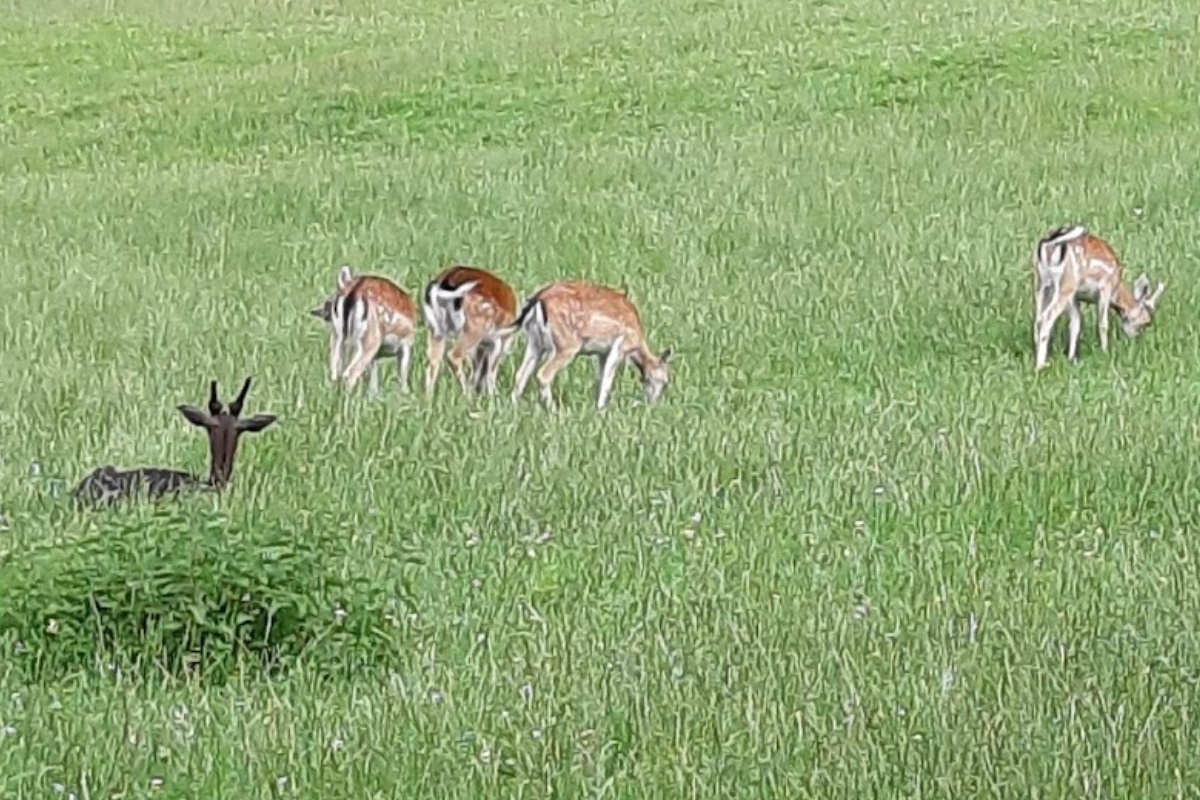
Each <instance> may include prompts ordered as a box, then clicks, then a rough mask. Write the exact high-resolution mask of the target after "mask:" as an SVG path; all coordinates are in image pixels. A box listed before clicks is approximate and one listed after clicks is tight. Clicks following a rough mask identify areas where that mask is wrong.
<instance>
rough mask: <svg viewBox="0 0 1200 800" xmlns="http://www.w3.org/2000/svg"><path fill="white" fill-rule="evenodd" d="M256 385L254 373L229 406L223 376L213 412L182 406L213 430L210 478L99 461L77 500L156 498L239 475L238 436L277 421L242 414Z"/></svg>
mask: <svg viewBox="0 0 1200 800" xmlns="http://www.w3.org/2000/svg"><path fill="white" fill-rule="evenodd" d="M249 391H250V378H246V382H245V383H244V384H242V391H241V392H239V393H238V396H237V399H236V400H234V401H233V402H232V403H230V404H229V408H228V409H227V410H223V409H222V406H221V401H220V400H218V399H217V382H216V381H213V382H212V385H211V389H210V392H209V398H208V413H207V414H205V413H204V412H203V411H201V410H200V409H198V408H195V407H193V406H187V405H184V406H179V412H180V413H181V414H183V416H184V418H185V419H186V420H187V421H188V422H190V423H192V424H193V425H195V426H197V427H199V428H203V429H204V431H205V433H207V434H208V451H209V467H208V478H201V477H200V476H198V475H195V474H193V473H191V472H181V471H179V470H174V469H162V468H159V467H140V468H138V469H128V470H122V469H117V468H116V467H114V466H112V465H111V464H109V465H106V466H103V467H98V468H96V469H94V470H92V471H91V472H89V473H88V474H87V475H86V476H84V478H83V480H81V481H80V482H79V485H78V486H76V487H75V489H74V490H73V491H72V492H71V494H72V496H74V498H75V502H76V503H79V504H91V505H99V506H110V505H112V504H113V503H116V502H117V501H119V500H130V499H134V498H138V497H141V496H146V497H149V498H150V499H152V500H156V499H159V498H161V497H163V496H165V495H168V494H175V493H177V492H180V491H183V490H189V489H214V490H218V491H219V490H221V489H223V488H224V487H225V486H226V484H228V483H229V479H230V478H232V477H233V461H234V458H235V457H236V456H237V449H238V438H239V437H240V436H241V435H242V434H243V433H257V432H258V431H261V430H264V429H266V428H267V427H268V426H269V425H271V424H272V423H273V422H275V417H274V415H272V414H255V415H254V416H253V417H250V418H249V419H241V413H242V403H244V402H245V400H246V394H247V393H248V392H249Z"/></svg>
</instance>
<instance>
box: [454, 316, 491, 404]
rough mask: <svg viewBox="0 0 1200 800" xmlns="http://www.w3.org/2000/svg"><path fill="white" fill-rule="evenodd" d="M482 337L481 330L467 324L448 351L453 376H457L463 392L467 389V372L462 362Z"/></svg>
mask: <svg viewBox="0 0 1200 800" xmlns="http://www.w3.org/2000/svg"><path fill="white" fill-rule="evenodd" d="M482 338H483V334H482V332H481V331H480V330H479V329H477V328H475V327H474V326H472V325H468V326H467V327H466V328H465V329H464V330H463V332H462V335H461V336H459V337H458V341H457V342H455V343H454V349H453V350H451V351H450V355H449V360H450V368H451V369H452V370H454V374H455V376H457V377H458V383H459V385H460V386H462V390H463V391H464V392H467V391H469V387H468V386H467V373H466V370H465V369H464V368H463V362H464V361H466V359H467V355H468V354H471V355H474V353H475V349H476V348H477V347H479V341H480V340H481V339H482Z"/></svg>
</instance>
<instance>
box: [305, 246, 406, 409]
mask: <svg viewBox="0 0 1200 800" xmlns="http://www.w3.org/2000/svg"><path fill="white" fill-rule="evenodd" d="M309 313H310V314H312V315H313V316H314V317H316V318H317V319H320V320H322V321H324V322H326V323H328V324H329V326H330V328H331V332H330V338H329V378H330V380H331V381H333V382H334V383H336V382H337V381H338V380H339V379H341V380H343V381H345V384H346V388H347V389H353V388H354V386H355V385H356V384H357V383H358V381H359V379H360V378H361V377H362V374H363V372H365V371H366V370H367V369H368V368H369V369H370V370H371V376H370V382H369V391H370V394H372V395H376V394H378V393H379V363H378V362H379V360H381V359H384V358H391V357H395V358H396V377H397V379H398V382H399V384H400V393H401V394H407V393H408V375H409V370H410V368H411V366H412V353H413V345H414V344H415V343H416V338H417V307H416V304H415V303H413V299H412V297H411V296H410V295H409V294H408V292H406V291H404V290H403V289H401V288H400V287H399V286H397V285H396V284H395V283H393V282H392V281H390V280H388V279H387V278H384V277H381V276H379V275H359V276H358V277H355V276H354V273H353V271H352V270H351V269H350V266H349V265H348V264H347V265H343V266H342V267H341V268H340V269H339V270H338V276H337V289H336V290H335V291H334V292H333V294H331V295H330V296H329V297H327V298H326V299H325V301H324V302H323V303H321V305H319V306H317V307H316V308H313V309H312V310H311V311H309ZM348 339H349V340H350V341H353V342H354V345H355V351H354V356H353V357H352V358H351V359H350V362H349V363H348V364H347V365H346V368H345V370H344V371H343V369H342V351H343V349H344V347H345V343H346V341H347V340H348Z"/></svg>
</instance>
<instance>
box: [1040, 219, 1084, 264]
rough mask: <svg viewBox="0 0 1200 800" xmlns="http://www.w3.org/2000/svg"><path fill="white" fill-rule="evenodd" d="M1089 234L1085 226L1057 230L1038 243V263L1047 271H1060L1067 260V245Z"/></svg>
mask: <svg viewBox="0 0 1200 800" xmlns="http://www.w3.org/2000/svg"><path fill="white" fill-rule="evenodd" d="M1086 233H1087V228H1086V227H1084V226H1083V225H1075V226H1073V227H1070V228H1057V229H1055V230H1053V231H1051V232H1050V233H1049V234H1048V235H1047V236H1046V238H1044V239H1042V241H1041V242H1039V243H1038V261H1039V262H1041V267H1042V268H1043V269H1046V270H1054V271H1057V270H1060V269H1062V266H1063V262H1064V261H1066V258H1067V244H1068V243H1069V242H1073V241H1075V240H1076V239H1079V238H1081V237H1082V236H1084V235H1085V234H1086Z"/></svg>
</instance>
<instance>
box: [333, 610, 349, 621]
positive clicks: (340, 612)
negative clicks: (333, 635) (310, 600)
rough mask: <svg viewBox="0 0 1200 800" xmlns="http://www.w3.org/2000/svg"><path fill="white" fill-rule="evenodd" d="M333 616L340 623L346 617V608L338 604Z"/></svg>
mask: <svg viewBox="0 0 1200 800" xmlns="http://www.w3.org/2000/svg"><path fill="white" fill-rule="evenodd" d="M333 618H334V619H335V620H337V622H338V623H339V624H340V623H341V621H342V620H344V619H345V618H346V609H344V608H342V607H341V606H338V607H337V608H335V609H334V610H333Z"/></svg>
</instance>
